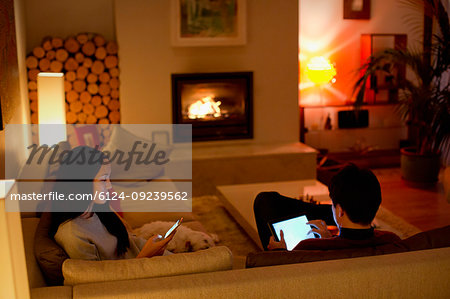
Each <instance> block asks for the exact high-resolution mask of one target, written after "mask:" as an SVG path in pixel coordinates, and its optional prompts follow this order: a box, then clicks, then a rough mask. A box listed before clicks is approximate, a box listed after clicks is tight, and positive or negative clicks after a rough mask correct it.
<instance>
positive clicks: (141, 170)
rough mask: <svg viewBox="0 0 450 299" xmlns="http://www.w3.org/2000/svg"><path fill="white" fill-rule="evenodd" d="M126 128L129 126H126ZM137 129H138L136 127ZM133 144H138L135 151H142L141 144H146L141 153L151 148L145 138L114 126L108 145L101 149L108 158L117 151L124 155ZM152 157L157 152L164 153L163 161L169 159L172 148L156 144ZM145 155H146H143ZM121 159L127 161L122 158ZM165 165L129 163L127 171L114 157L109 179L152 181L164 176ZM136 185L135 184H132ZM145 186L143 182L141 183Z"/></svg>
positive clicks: (126, 183) (127, 183) (118, 182)
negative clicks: (107, 154) (107, 153)
mask: <svg viewBox="0 0 450 299" xmlns="http://www.w3.org/2000/svg"><path fill="white" fill-rule="evenodd" d="M127 127H128V128H129V127H130V126H127ZM138 128H139V127H138ZM135 142H140V145H139V146H138V148H137V150H143V144H144V143H146V144H147V147H146V149H144V150H143V151H145V152H147V151H148V150H149V148H150V146H152V144H153V141H151V140H147V139H145V138H142V137H139V136H136V135H134V134H133V133H131V132H129V131H128V130H126V129H124V128H123V127H122V126H121V125H114V126H113V129H112V134H111V138H110V140H109V142H108V144H106V145H105V147H104V148H103V149H102V150H103V151H104V152H109V153H110V155H111V156H110V158H113V157H114V154H115V153H116V152H117V151H121V152H124V153H128V152H129V151H130V150H131V149H132V146H133V144H135ZM154 146H155V148H154V150H153V155H154V154H155V153H157V152H159V151H162V152H164V153H165V157H164V159H167V158H169V155H170V153H171V152H172V149H173V147H172V146H171V145H169V144H156V143H154ZM145 155H146V154H145ZM123 159H127V157H124V158H123ZM164 167H165V165H164V164H162V165H157V164H155V163H151V164H147V165H146V164H145V163H142V164H141V163H131V165H129V169H125V164H124V163H119V161H118V157H115V159H113V161H112V163H111V179H128V180H133V179H153V178H157V177H159V176H162V175H163V174H164ZM133 183H134V184H137V182H133ZM114 184H116V185H121V184H125V185H129V184H130V183H129V182H121V181H115V182H114ZM143 184H145V182H143Z"/></svg>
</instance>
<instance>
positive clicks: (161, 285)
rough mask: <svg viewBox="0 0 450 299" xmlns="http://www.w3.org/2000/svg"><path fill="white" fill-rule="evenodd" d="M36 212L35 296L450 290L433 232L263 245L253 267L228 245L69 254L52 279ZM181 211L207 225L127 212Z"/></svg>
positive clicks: (136, 218) (449, 255)
mask: <svg viewBox="0 0 450 299" xmlns="http://www.w3.org/2000/svg"><path fill="white" fill-rule="evenodd" d="M33 171H34V172H35V173H37V170H36V169H33ZM39 171H40V172H42V173H41V174H39V177H46V178H49V177H51V175H52V170H51V169H39ZM39 188H40V187H39ZM36 216H37V215H36V214H33V213H23V215H22V231H23V238H24V246H25V256H26V264H27V272H28V282H29V286H30V293H31V298H46V299H47V298H164V299H167V298H207V297H212V298H236V297H243V298H274V297H276V298H278V297H281V298H299V297H302V296H306V297H308V298H311V297H316V298H325V297H326V298H330V297H338V296H339V297H343V296H346V297H404V298H419V297H420V298H422V297H432V298H449V297H450V287H449V286H448V277H450V247H449V244H448V245H445V244H447V243H445V240H444V242H441V243H438V244H436V243H435V242H433V240H434V239H433V238H431V239H430V237H429V236H428V235H426V234H425V235H424V234H422V235H419V236H415V237H416V238H417V237H419V239H420V238H422V239H420V240H422V241H423V240H424V238H425V239H427V238H428V239H427V240H429V241H430V242H427V243H426V244H427V245H426V246H423V247H422V248H414V249H413V248H406V247H404V246H401V247H402V248H400V249H398V250H391V251H385V252H377V253H376V254H378V255H372V256H364V255H366V254H363V253H359V254H355V253H351V254H350V256H347V255H345V256H337V257H336V256H335V257H330V256H328V255H327V254H326V253H321V254H319V255H314V257H310V258H309V259H308V258H304V257H303V256H302V255H301V253H280V252H273V253H266V252H260V253H255V254H250V255H249V256H248V257H247V267H248V268H246V269H233V256H232V254H231V252H230V250H229V249H228V248H226V247H223V246H217V247H213V248H210V249H206V250H202V251H198V252H193V253H181V254H174V255H171V256H165V257H153V258H150V259H133V260H114V261H82V260H71V259H66V260H65V261H64V262H63V264H62V272H63V274H64V283H63V285H60V286H50V284H48V281H46V277H45V276H44V273H43V271H42V269H41V268H40V266H39V264H38V262H37V259H36V256H35V248H34V247H35V237H36V232H37V228H38V224H39V218H37V217H36ZM180 216H183V217H184V225H187V226H189V227H190V228H192V229H196V230H204V229H203V228H202V226H201V224H200V223H199V222H198V221H195V219H194V217H193V216H192V214H191V213H183V214H179V213H147V212H143V213H131V212H128V213H127V212H125V213H124V214H123V217H124V219H125V220H126V221H127V222H128V223H129V224H130V225H131V226H132V227H138V226H140V225H142V224H144V223H147V222H149V221H151V220H168V221H169V220H170V221H174V220H176V219H178V218H179V217H180ZM437 235H439V233H437ZM447 239H448V238H447ZM420 240H419V241H420ZM419 243H420V244H425V243H424V242H419ZM38 245H40V244H39V243H38ZM436 247H439V248H436ZM410 250H414V251H410ZM296 254H297V255H299V256H297V257H294V256H295V255H296ZM339 254H342V253H339ZM369 254H371V253H369ZM320 255H325V257H322V258H317V257H318V256H320ZM333 258H334V259H333ZM293 262H294V264H292V263H293ZM47 280H48V279H47Z"/></svg>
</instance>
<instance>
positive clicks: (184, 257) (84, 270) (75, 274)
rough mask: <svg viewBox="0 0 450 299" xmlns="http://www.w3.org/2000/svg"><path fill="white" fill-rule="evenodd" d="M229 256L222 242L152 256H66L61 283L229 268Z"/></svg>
mask: <svg viewBox="0 0 450 299" xmlns="http://www.w3.org/2000/svg"><path fill="white" fill-rule="evenodd" d="M232 267H233V256H232V253H231V251H230V249H228V247H225V246H217V247H212V248H209V249H205V250H200V251H196V252H191V253H178V254H173V255H168V256H156V257H152V258H138V259H128V260H107V261H85V260H74V259H67V260H66V261H65V262H64V264H63V275H64V285H72V286H74V285H78V284H83V283H95V282H104V281H117V280H133V279H142V278H152V277H162V276H174V275H184V274H192V273H203V272H213V271H224V270H231V269H232Z"/></svg>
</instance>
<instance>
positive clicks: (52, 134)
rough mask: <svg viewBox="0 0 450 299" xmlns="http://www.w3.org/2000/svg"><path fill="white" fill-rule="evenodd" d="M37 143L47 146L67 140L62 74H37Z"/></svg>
mask: <svg viewBox="0 0 450 299" xmlns="http://www.w3.org/2000/svg"><path fill="white" fill-rule="evenodd" d="M37 90H38V113H39V114H38V120H39V142H40V144H48V145H49V146H51V145H53V144H57V143H58V142H60V141H65V140H67V134H66V126H65V124H66V107H65V95H64V74H63V73H39V74H38V79H37Z"/></svg>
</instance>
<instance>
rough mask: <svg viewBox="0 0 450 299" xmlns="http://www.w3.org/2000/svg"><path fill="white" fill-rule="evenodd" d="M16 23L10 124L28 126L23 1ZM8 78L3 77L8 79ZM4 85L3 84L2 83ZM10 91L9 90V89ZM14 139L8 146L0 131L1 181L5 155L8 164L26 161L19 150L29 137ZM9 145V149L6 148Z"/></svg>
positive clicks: (18, 2)
mask: <svg viewBox="0 0 450 299" xmlns="http://www.w3.org/2000/svg"><path fill="white" fill-rule="evenodd" d="M13 2H14V21H15V40H16V47H17V68H10V69H8V70H7V71H8V72H11V74H10V76H11V78H14V80H18V81H19V84H18V88H19V90H18V91H17V92H15V91H14V92H12V94H14V95H15V96H14V97H13V98H11V99H9V101H10V102H9V103H8V106H9V107H8V110H9V111H10V112H11V117H8V119H7V123H8V124H28V123H30V117H29V109H30V108H29V105H28V88H27V71H26V66H25V48H26V32H25V24H26V22H25V7H24V1H23V0H14V1H13ZM6 77H8V76H6V75H5V76H4V77H3V76H2V78H6ZM2 83H3V82H2ZM8 90H9V89H8ZM14 137H15V138H14V139H11V138H8V144H5V130H3V131H0V170H1V171H0V179H3V178H5V173H4V170H5V154H6V152H7V153H8V155H7V156H8V159H9V161H8V162H12V163H14V161H12V160H13V159H14V160H16V161H17V162H18V163H17V164H20V162H19V161H22V162H23V161H25V159H26V154H27V153H26V152H23V151H20V150H17V149H19V148H20V149H23V148H24V144H26V142H27V141H28V138H29V135H28V134H27V132H25V131H23V135H22V136H14ZM6 145H7V147H6Z"/></svg>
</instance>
